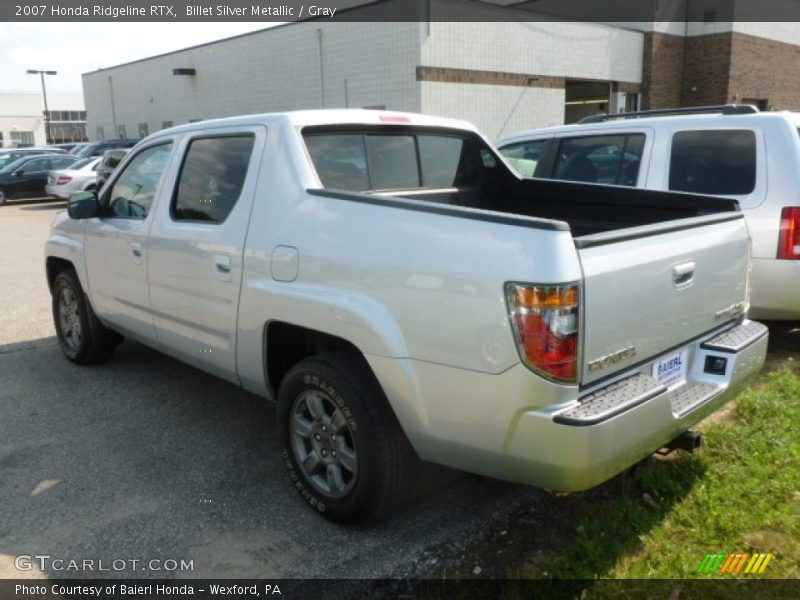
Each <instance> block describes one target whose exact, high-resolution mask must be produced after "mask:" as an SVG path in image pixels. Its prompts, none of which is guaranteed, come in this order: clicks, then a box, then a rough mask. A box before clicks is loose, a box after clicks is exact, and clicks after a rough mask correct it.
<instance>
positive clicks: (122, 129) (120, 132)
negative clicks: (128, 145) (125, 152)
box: [117, 125, 128, 140]
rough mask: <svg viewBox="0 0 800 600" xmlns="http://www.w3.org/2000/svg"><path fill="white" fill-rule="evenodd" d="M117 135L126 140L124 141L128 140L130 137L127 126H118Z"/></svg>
mask: <svg viewBox="0 0 800 600" xmlns="http://www.w3.org/2000/svg"><path fill="white" fill-rule="evenodd" d="M117 135H118V136H119V138H120V139H122V140H124V139H126V138H127V137H128V131H127V129H126V127H125V125H118V126H117Z"/></svg>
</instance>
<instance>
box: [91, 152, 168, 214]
mask: <svg viewBox="0 0 800 600" xmlns="http://www.w3.org/2000/svg"><path fill="white" fill-rule="evenodd" d="M171 150H172V143H171V142H170V143H166V144H159V145H158V146H151V147H149V148H145V149H144V150H142V151H141V152H139V153H138V154H137V155H136V156H134V157H133V159H132V160H131V161H130V162H128V164H127V166H126V167H125V170H124V171H123V172H122V173H120V176H119V177H118V178H117V180H116V181H115V182H114V185H113V186H112V188H111V190H110V191H109V192H108V195H107V196H106V198H108V207H109V211H110V212H111V214H112V215H113V216H114V217H118V218H122V219H144V218H146V217H147V215H148V213H149V212H150V206H151V205H152V204H153V198H154V197H155V194H156V190H157V189H158V184H159V182H160V181H161V176H162V175H163V173H164V169H165V167H166V165H167V159H168V158H169V153H170V151H171Z"/></svg>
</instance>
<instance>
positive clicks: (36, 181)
mask: <svg viewBox="0 0 800 600" xmlns="http://www.w3.org/2000/svg"><path fill="white" fill-rule="evenodd" d="M76 160H78V159H77V157H75V156H68V155H66V154H35V155H33V156H26V157H24V158H20V159H18V160H16V161H14V162H12V163H10V164H7V165H6V166H5V167H3V168H2V169H0V204H5V203H6V202H7V201H8V200H11V199H13V198H31V197H34V198H35V197H39V196H44V195H45V192H44V186H45V185H46V184H47V174H48V173H49V172H50V171H52V170H57V169H64V168H66V167H68V166H69V165H71V164H72V163H74V162H75V161H76Z"/></svg>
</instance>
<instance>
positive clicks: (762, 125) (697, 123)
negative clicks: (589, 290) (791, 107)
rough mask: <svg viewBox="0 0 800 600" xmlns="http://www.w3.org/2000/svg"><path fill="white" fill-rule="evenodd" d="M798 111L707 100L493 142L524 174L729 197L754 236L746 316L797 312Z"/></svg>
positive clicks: (799, 278)
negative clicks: (715, 103)
mask: <svg viewBox="0 0 800 600" xmlns="http://www.w3.org/2000/svg"><path fill="white" fill-rule="evenodd" d="M799 129H800V113H792V112H767V113H765V112H759V111H758V110H757V109H756V108H755V107H752V106H736V105H726V106H712V107H696V108H690V109H673V110H659V111H643V112H638V113H631V114H622V115H613V114H612V115H593V116H591V117H587V118H586V119H584V120H583V121H581V122H580V123H578V124H575V125H566V126H562V127H552V128H547V129H533V130H530V131H525V132H522V133H517V134H514V135H510V136H508V137H505V138H503V139H502V140H500V141H498V142H497V145H498V147H499V148H500V152H501V153H502V154H503V155H505V157H506V158H507V159H508V161H509V162H510V163H511V165H512V166H514V167H515V168H516V169H517V170H518V171H519V173H520V174H521V175H523V176H526V177H540V178H553V179H566V180H572V181H587V182H596V183H610V184H617V185H630V186H637V187H641V188H647V189H652V190H674V191H685V192H697V193H702V194H713V195H719V196H724V197H729V198H735V199H736V200H738V202H739V203H740V205H741V207H742V210H743V211H744V214H745V218H746V220H747V226H748V229H749V230H750V235H751V237H752V240H753V250H752V252H753V255H752V278H751V285H752V300H751V307H750V314H751V315H752V316H753V317H754V318H759V319H788V320H795V319H800V268H799V267H800V262H799V261H800V197H798V194H797V190H798V188H800V136H798V130H799Z"/></svg>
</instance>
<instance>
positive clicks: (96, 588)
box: [0, 577, 800, 600]
mask: <svg viewBox="0 0 800 600" xmlns="http://www.w3.org/2000/svg"><path fill="white" fill-rule="evenodd" d="M798 597H800V580H767V579H739V578H736V579H734V578H730V579H706V578H703V577H698V578H696V579H685V580H658V579H654V580H648V579H640V580H631V579H628V580H613V579H603V580H580V579H573V580H569V579H565V580H552V579H524V580H522V579H520V580H500V579H489V580H481V579H445V580H426V579H418V580H414V579H383V580H370V579H351V580H337V579H308V580H303V579H272V580H270V579H256V580H236V579H219V580H210V579H204V580H188V579H174V580H147V579H143V580H134V579H117V580H112V579H62V580H33V579H21V580H1V581H0V598H2V600H10V599H12V598H13V599H17V600H59V599H69V600H156V599H165V598H166V599H175V600H187V599H197V600H211V599H214V598H237V599H240V600H252V599H255V598H260V599H277V598H280V599H286V600H292V599H298V600H299V599H307V598H308V599H313V600H328V599H330V600H339V599H341V600H351V599H357V600H360V599H367V598H369V599H370V600H381V599H398V600H399V599H404V600H416V599H420V600H424V599H439V598H441V599H445V598H480V599H486V600H489V599H495V598H497V599H504V598H525V599H526V600H527V599H538V598H547V599H557V598H570V599H575V600H595V599H606V598H608V599H612V598H613V599H614V600H617V599H625V598H636V599H649V598H654V599H656V598H658V599H663V600H693V599H697V600H716V599H720V600H722V599H725V600H728V599H731V598H736V599H737V600H748V599H753V600H756V599H757V600H763V599H764V598H769V599H770V600H782V599H792V600H795V599H796V598H798Z"/></svg>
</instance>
